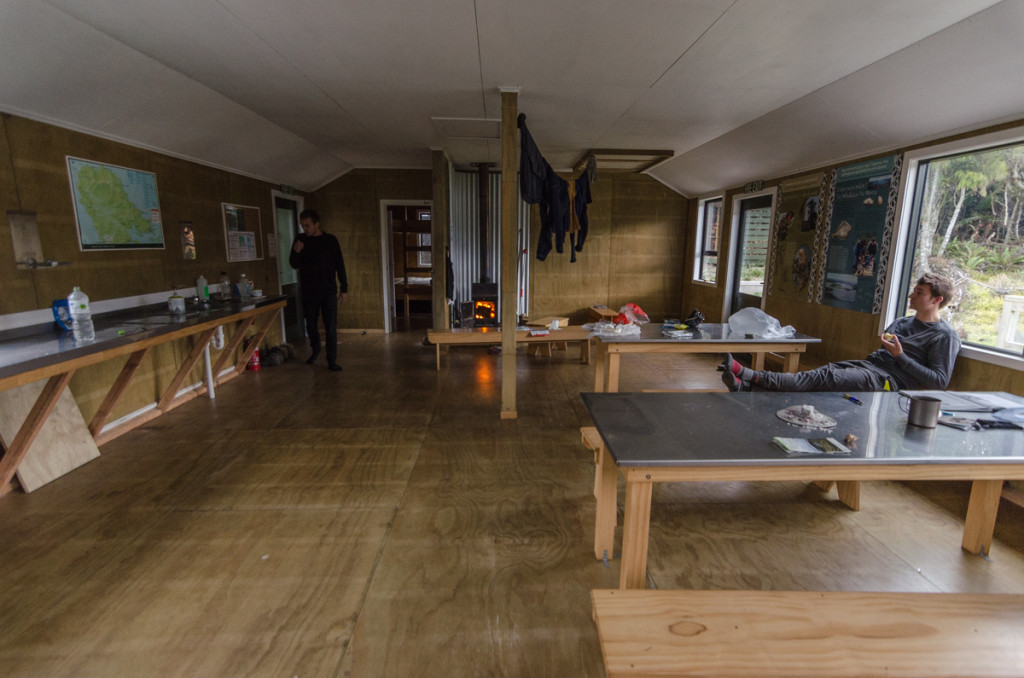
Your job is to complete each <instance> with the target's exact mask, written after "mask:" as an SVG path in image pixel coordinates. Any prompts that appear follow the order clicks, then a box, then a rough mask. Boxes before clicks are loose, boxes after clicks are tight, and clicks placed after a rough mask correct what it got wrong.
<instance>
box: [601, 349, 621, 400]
mask: <svg viewBox="0 0 1024 678" xmlns="http://www.w3.org/2000/svg"><path fill="white" fill-rule="evenodd" d="M621 357H622V356H621V355H619V354H618V353H611V352H609V353H608V359H607V361H606V362H607V365H608V372H607V380H608V383H607V384H606V385H605V391H606V392H607V393H618V392H619V359H620V358H621Z"/></svg>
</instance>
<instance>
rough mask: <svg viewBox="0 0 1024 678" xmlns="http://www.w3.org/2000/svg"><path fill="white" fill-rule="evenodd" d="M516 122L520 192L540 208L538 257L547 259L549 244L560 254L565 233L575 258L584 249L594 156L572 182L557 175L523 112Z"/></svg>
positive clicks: (563, 247)
mask: <svg viewBox="0 0 1024 678" xmlns="http://www.w3.org/2000/svg"><path fill="white" fill-rule="evenodd" d="M516 125H517V126H518V127H519V192H520V194H521V195H522V198H523V201H524V202H526V203H527V204H530V205H537V206H538V208H539V210H540V238H539V239H538V242H537V259H538V260H540V261H544V260H545V259H547V256H548V254H550V252H551V250H552V248H554V250H555V251H556V252H558V253H559V254H561V253H562V252H563V251H564V250H565V237H566V235H568V236H569V251H570V252H571V253H572V259H571V261H574V262H575V261H576V252H582V251H583V243H584V241H585V240H586V238H587V230H588V228H589V223H588V220H587V204H589V203H590V202H591V197H590V181H591V178H592V177H593V176H594V174H593V169H592V167H591V163H592V162H593V159H591V160H590V161H589V162H588V169H587V170H584V172H583V173H582V174H581V175H580V176H579V177H577V178H576V179H575V180H573V181H572V182H569V181H566V180H565V179H563V178H562V177H560V176H558V174H557V173H556V172H555V170H554V169H552V168H551V165H550V164H549V163H548V161H547V160H546V159H545V158H544V156H543V155H541V152H540V150H539V149H538V148H537V144H536V143H535V142H534V141H533V136H532V135H531V134H530V130H529V128H528V127H527V126H526V115H525V114H523V113H520V114H519V117H518V119H517V120H516ZM552 241H554V242H553V243H552Z"/></svg>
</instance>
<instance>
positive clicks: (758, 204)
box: [723, 191, 775, 318]
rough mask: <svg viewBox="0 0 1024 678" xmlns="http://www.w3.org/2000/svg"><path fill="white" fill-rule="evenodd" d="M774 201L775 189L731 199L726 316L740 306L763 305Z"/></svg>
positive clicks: (760, 306)
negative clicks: (731, 224) (730, 240)
mask: <svg viewBox="0 0 1024 678" xmlns="http://www.w3.org/2000/svg"><path fill="white" fill-rule="evenodd" d="M774 204H775V192H774V191H772V192H771V193H766V194H762V195H755V196H746V197H740V198H738V199H737V200H735V201H734V202H733V215H734V216H733V227H732V246H731V247H730V248H729V251H730V252H731V254H730V261H729V282H728V286H727V290H728V294H727V295H726V299H725V302H726V306H725V309H724V315H723V317H725V318H728V317H729V316H730V315H732V314H733V313H735V312H736V311H739V310H740V309H743V308H749V307H751V306H753V307H756V308H764V281H765V275H766V272H767V267H768V249H769V240H770V236H771V231H772V210H773V208H774Z"/></svg>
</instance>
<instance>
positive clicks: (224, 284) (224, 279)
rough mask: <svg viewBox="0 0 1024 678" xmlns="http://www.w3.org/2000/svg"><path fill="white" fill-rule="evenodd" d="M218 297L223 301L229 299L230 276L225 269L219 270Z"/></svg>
mask: <svg viewBox="0 0 1024 678" xmlns="http://www.w3.org/2000/svg"><path fill="white" fill-rule="evenodd" d="M220 298H221V299H222V300H224V301H227V300H229V299H231V278H229V277H228V272H227V271H221V272H220Z"/></svg>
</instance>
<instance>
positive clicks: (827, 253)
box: [818, 155, 902, 313]
mask: <svg viewBox="0 0 1024 678" xmlns="http://www.w3.org/2000/svg"><path fill="white" fill-rule="evenodd" d="M901 168H902V156H893V155H890V156H886V157H884V158H877V159H875V160H868V161H865V162H860V163H856V164H853V165H846V166H844V167H839V168H837V169H835V170H833V171H832V178H831V181H830V189H829V200H828V211H827V214H826V217H825V232H824V248H823V252H822V260H821V271H820V278H819V280H820V286H819V288H818V301H819V302H820V303H823V304H827V305H829V306H835V307H837V308H845V309H849V310H852V311H859V312H861V313H879V312H881V306H882V295H883V293H884V288H885V275H886V269H887V264H888V259H889V254H890V252H889V250H890V248H889V244H890V242H891V240H892V229H893V224H894V222H895V212H896V194H897V189H898V186H899V177H900V170H901Z"/></svg>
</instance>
